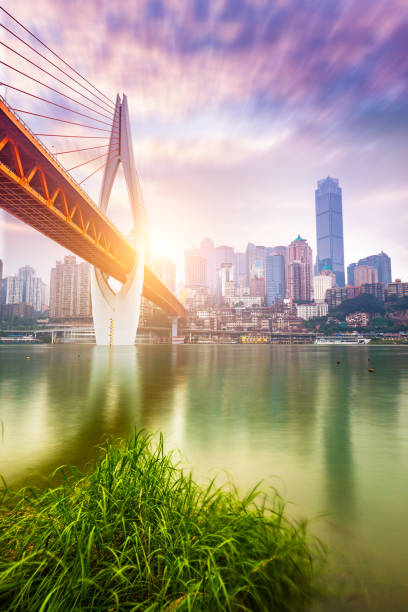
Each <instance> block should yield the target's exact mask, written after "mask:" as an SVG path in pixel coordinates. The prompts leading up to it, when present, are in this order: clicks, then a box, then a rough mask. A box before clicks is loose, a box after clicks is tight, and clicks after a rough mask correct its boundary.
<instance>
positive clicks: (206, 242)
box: [200, 238, 217, 295]
mask: <svg viewBox="0 0 408 612" xmlns="http://www.w3.org/2000/svg"><path fill="white" fill-rule="evenodd" d="M200 255H201V257H204V259H205V260H206V262H207V264H206V279H207V287H208V291H209V293H210V294H212V295H215V294H216V293H217V266H216V254H215V247H214V242H213V241H212V240H211V238H203V240H202V241H201V244H200Z"/></svg>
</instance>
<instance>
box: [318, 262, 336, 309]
mask: <svg viewBox="0 0 408 612" xmlns="http://www.w3.org/2000/svg"><path fill="white" fill-rule="evenodd" d="M335 285H336V275H335V274H334V273H333V272H331V270H329V269H328V268H327V267H326V268H323V270H322V271H321V272H320V274H319V275H318V276H314V277H313V295H314V300H315V302H324V301H325V299H326V291H327V290H328V289H331V288H332V287H334V286H335Z"/></svg>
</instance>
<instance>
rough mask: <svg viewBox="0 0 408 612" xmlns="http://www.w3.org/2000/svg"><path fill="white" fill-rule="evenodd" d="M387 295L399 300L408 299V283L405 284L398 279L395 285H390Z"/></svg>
mask: <svg viewBox="0 0 408 612" xmlns="http://www.w3.org/2000/svg"><path fill="white" fill-rule="evenodd" d="M387 295H388V296H389V297H390V296H391V295H392V296H395V297H397V298H403V297H408V283H403V282H402V281H401V279H400V278H397V279H396V280H395V282H393V283H388V285H387Z"/></svg>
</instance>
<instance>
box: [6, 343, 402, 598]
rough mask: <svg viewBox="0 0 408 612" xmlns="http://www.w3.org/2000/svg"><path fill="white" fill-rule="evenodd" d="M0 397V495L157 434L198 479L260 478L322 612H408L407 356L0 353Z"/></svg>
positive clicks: (184, 350) (162, 349) (46, 349)
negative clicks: (325, 588) (328, 576)
mask: <svg viewBox="0 0 408 612" xmlns="http://www.w3.org/2000/svg"><path fill="white" fill-rule="evenodd" d="M26 356H29V357H30V359H27V358H26ZM338 361H339V362H340V364H337V362H338ZM371 367H372V368H374V370H375V372H374V373H369V372H368V369H369V368H371ZM0 398H1V400H0V420H1V422H2V424H3V425H2V426H3V439H2V440H1V441H0V472H1V473H2V475H3V476H4V477H5V478H6V480H7V482H8V483H10V484H20V483H22V482H24V481H27V480H28V481H29V480H30V479H34V478H35V473H36V472H38V471H41V472H45V473H48V472H50V471H51V470H52V469H53V468H55V467H56V466H58V465H60V464H62V463H72V464H76V465H80V466H83V465H84V464H85V463H87V462H88V461H89V460H91V459H92V458H93V456H94V455H95V452H96V451H95V446H96V445H97V444H98V443H100V442H101V441H102V440H103V438H104V437H105V436H106V434H111V435H113V436H127V435H128V434H129V433H130V432H132V430H133V428H134V427H137V428H142V427H143V428H146V429H148V430H151V431H153V432H159V431H161V432H163V433H164V435H165V440H166V444H167V446H168V447H173V448H177V449H180V451H181V453H182V462H183V464H185V465H188V466H190V467H192V468H193V471H194V474H195V477H196V478H197V479H198V480H200V481H205V480H206V479H208V478H209V477H213V476H214V475H215V474H217V473H218V474H220V480H225V478H226V474H228V475H229V476H231V477H232V479H233V481H234V482H235V483H236V484H237V485H238V487H239V488H240V489H242V490H243V491H245V490H246V489H248V488H250V487H252V486H253V485H254V484H255V483H256V482H257V481H259V480H264V485H263V486H264V487H267V486H269V485H272V486H274V487H276V488H277V489H278V490H279V491H280V493H281V494H282V496H283V497H284V498H285V499H286V500H288V501H290V502H291V504H290V506H289V507H290V512H291V513H292V514H293V515H296V516H297V517H307V518H308V519H309V520H310V525H311V530H312V531H313V532H314V533H315V534H317V535H318V536H319V537H321V538H322V539H323V540H324V541H325V542H326V543H327V544H328V545H329V547H330V550H331V559H332V563H333V565H334V568H333V573H334V575H335V576H336V585H335V588H336V589H340V590H341V593H340V595H336V596H335V597H334V598H333V600H331V601H330V602H329V603H326V604H324V605H323V608H324V609H325V610H326V609H329V610H343V609H344V610H366V609H369V610H408V587H407V581H408V578H407V575H408V347H396V346H395V347H394V346H389V347H386V346H382V347H379V346H377V347H376V346H364V347H324V346H272V345H269V346H239V345H231V346H228V345H224V346H208V345H202V346H194V345H186V346H175V347H171V346H138V347H132V348H130V347H129V348H128V347H126V348H125V347H124V348H115V349H114V350H113V351H112V352H109V350H108V349H105V348H102V347H95V346H90V345H75V346H74V345H54V346H51V345H42V346H39V345H38V346H9V347H0ZM323 608H322V609H323ZM319 609H320V607H319Z"/></svg>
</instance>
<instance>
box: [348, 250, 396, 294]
mask: <svg viewBox="0 0 408 612" xmlns="http://www.w3.org/2000/svg"><path fill="white" fill-rule="evenodd" d="M357 265H359V266H370V267H371V268H375V269H376V270H377V276H378V282H379V283H384V286H385V285H388V283H390V282H391V280H392V276H391V258H390V257H389V256H388V255H387V253H384V251H381V253H377V255H369V256H368V257H363V258H362V259H359V261H358V264H357Z"/></svg>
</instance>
